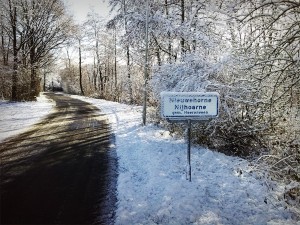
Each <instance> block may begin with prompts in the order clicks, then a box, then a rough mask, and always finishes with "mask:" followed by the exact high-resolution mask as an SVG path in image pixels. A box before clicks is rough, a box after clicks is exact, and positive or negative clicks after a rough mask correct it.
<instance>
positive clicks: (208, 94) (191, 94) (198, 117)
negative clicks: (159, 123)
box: [160, 91, 220, 121]
mask: <svg viewBox="0 0 300 225" xmlns="http://www.w3.org/2000/svg"><path fill="white" fill-rule="evenodd" d="M165 96H172V97H173V96H174V97H176V96H178V97H182V96H184V97H202V96H203V97H217V114H216V115H203V116H201V115H196V116H165V115H164V114H163V113H164V112H163V108H164V97H165ZM160 98H161V107H160V115H161V117H162V118H164V119H167V120H170V121H172V120H174V121H186V120H210V119H213V118H217V117H218V116H219V106H220V94H219V93H218V92H168V91H163V92H161V93H160Z"/></svg>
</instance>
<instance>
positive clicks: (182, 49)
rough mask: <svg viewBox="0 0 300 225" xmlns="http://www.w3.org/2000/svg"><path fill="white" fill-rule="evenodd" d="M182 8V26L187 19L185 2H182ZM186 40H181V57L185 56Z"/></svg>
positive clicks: (182, 0)
mask: <svg viewBox="0 0 300 225" xmlns="http://www.w3.org/2000/svg"><path fill="white" fill-rule="evenodd" d="M180 7H181V25H183V23H184V18H185V6H184V0H181V1H180ZM184 45H185V40H184V38H183V37H181V39H180V47H181V57H183V56H184V54H185V47H184Z"/></svg>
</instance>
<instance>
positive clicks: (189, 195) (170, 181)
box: [0, 96, 300, 225]
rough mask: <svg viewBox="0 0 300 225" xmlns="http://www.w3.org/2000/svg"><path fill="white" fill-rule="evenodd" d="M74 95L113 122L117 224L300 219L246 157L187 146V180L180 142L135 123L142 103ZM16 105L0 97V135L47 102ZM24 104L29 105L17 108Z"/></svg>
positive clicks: (272, 223) (274, 223) (258, 224)
mask: <svg viewBox="0 0 300 225" xmlns="http://www.w3.org/2000/svg"><path fill="white" fill-rule="evenodd" d="M73 97H74V98H78V99H82V100H84V101H87V102H90V103H92V104H94V105H96V106H97V107H99V108H100V109H101V110H102V112H104V113H106V114H107V115H108V116H109V119H110V121H111V123H112V127H113V130H114V132H115V135H116V149H117V155H118V160H119V177H118V187H117V188H118V208H117V213H116V224H206V225H213V224H216V225H218V224H220V225H221V224H228V225H229V224H230V225H232V224H237V225H242V224H247V225H248V224H254V225H263V224H268V225H279V224H297V225H300V222H297V221H296V220H295V219H293V218H292V214H291V213H289V212H288V211H287V210H285V209H284V207H282V206H280V204H277V202H276V201H275V200H274V199H272V196H273V195H271V194H270V192H269V190H268V188H267V187H266V185H265V182H264V181H263V180H261V179H258V178H257V176H255V174H254V173H250V167H249V165H248V162H247V161H245V160H242V159H240V158H237V157H229V156H225V155H224V154H220V153H217V152H213V151H210V150H208V149H204V148H201V147H199V146H193V147H192V156H191V160H192V182H189V181H187V180H186V143H185V141H184V140H182V139H176V138H174V137H172V136H171V135H170V133H169V132H168V131H165V130H164V129H162V128H158V127H156V126H154V125H147V126H145V127H143V126H141V121H142V120H141V111H142V108H141V107H139V106H128V105H124V104H119V103H114V102H109V101H105V100H99V99H91V98H86V97H81V96H73ZM46 102H47V101H46ZM21 104H25V105H26V104H27V107H25V105H23V107H21V108H18V109H17V108H16V107H19V105H18V104H16V103H14V104H7V103H5V104H2V103H1V104H0V110H1V114H2V115H3V112H4V113H5V114H6V115H5V117H4V118H5V119H3V118H2V117H1V120H0V129H1V130H0V137H1V138H2V136H3V133H4V134H5V136H7V132H6V129H9V130H11V128H10V127H9V126H7V124H8V123H9V122H10V123H13V124H14V126H15V128H14V129H13V130H14V131H16V130H17V128H21V127H23V126H24V125H25V122H24V120H27V119H30V118H31V117H34V118H35V121H37V119H38V117H43V116H44V115H45V111H47V112H49V108H48V107H49V106H51V103H47V104H46V103H45V100H44V99H43V98H39V101H38V102H37V103H34V104H35V106H34V107H33V106H32V104H33V103H21ZM45 104H46V105H47V106H48V107H46V108H47V110H44V107H45ZM38 105H40V106H41V107H39V106H38ZM2 108H3V109H5V110H6V111H3V110H2ZM23 108H24V111H25V110H28V108H30V110H29V111H30V112H29V111H28V112H27V113H25V114H24V113H22V111H23ZM41 111H43V112H41ZM7 121H8V122H7ZM19 123H20V124H19ZM2 124H4V125H5V124H6V127H5V128H4V127H3V125H2ZM28 125H29V124H26V126H28ZM9 134H12V133H9ZM274 187H275V186H274Z"/></svg>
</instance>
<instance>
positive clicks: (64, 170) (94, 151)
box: [0, 93, 117, 224]
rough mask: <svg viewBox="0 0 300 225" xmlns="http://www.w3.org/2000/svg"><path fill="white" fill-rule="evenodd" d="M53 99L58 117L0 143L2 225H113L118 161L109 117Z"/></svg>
mask: <svg viewBox="0 0 300 225" xmlns="http://www.w3.org/2000/svg"><path fill="white" fill-rule="evenodd" d="M47 96H48V97H49V98H51V99H53V100H54V101H55V102H56V107H55V111H54V112H53V113H52V114H50V115H49V116H48V117H47V118H45V119H44V120H43V121H42V122H40V123H38V124H36V125H35V126H34V127H33V128H32V129H31V130H29V131H28V132H26V133H23V134H21V135H19V136H17V137H15V138H13V139H10V140H8V141H5V142H3V143H0V160H1V164H0V178H1V179H0V181H1V183H0V192H1V199H0V210H1V212H0V224H113V223H114V214H115V213H114V211H115V204H116V180H117V158H116V153H115V149H114V147H113V146H114V138H113V135H112V134H111V132H110V126H109V124H108V122H107V120H106V118H105V116H104V115H100V114H99V110H98V109H97V108H96V107H94V106H92V105H90V104H89V103H86V102H83V101H80V100H77V99H73V98H70V97H67V96H64V95H59V94H54V93H48V94H47Z"/></svg>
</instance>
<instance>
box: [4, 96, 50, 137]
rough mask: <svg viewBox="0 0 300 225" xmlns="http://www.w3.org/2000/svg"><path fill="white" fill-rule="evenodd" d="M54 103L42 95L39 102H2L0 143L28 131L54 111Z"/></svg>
mask: <svg viewBox="0 0 300 225" xmlns="http://www.w3.org/2000/svg"><path fill="white" fill-rule="evenodd" d="M53 106H54V103H53V102H52V101H51V100H49V99H48V98H46V97H45V96H44V95H41V96H40V97H38V98H37V102H7V101H2V100H0V142H1V141H3V140H4V139H6V138H8V137H10V136H13V135H16V134H19V133H21V132H24V131H26V130H27V129H29V128H30V126H32V125H33V124H35V123H37V122H38V121H39V120H41V119H42V118H43V117H45V116H46V115H48V114H49V113H50V111H51V110H52V108H53Z"/></svg>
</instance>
